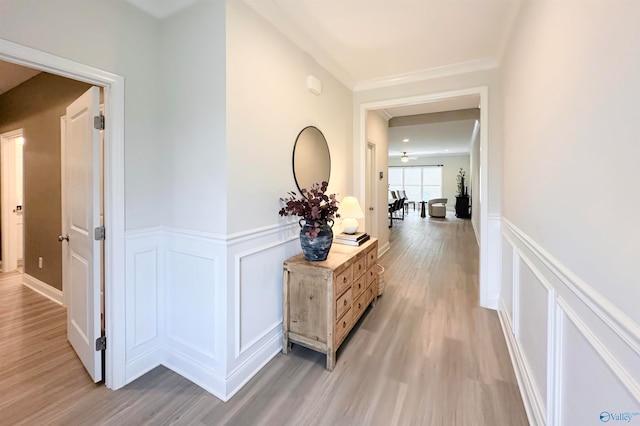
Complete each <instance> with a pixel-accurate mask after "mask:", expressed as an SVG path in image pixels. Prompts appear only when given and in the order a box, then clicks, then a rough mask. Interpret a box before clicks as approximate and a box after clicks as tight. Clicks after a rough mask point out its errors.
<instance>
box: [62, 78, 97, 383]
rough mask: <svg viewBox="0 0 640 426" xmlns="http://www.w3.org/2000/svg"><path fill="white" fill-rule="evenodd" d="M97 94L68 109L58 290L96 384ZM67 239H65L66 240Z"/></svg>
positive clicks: (90, 93)
mask: <svg viewBox="0 0 640 426" xmlns="http://www.w3.org/2000/svg"><path fill="white" fill-rule="evenodd" d="M99 101H100V89H99V88H98V87H92V88H91V89H89V90H88V91H87V92H85V93H84V94H83V95H82V96H81V97H80V98H78V99H77V100H76V101H74V102H73V103H72V104H71V105H69V106H68V107H67V115H66V124H65V129H66V130H65V132H66V135H65V147H64V155H63V158H64V161H63V164H64V165H63V174H64V184H63V186H64V187H65V190H64V193H63V203H64V205H65V207H64V209H63V210H64V216H65V217H64V219H63V233H62V235H61V237H62V243H63V244H66V245H67V247H65V248H63V250H64V251H63V257H65V260H64V261H63V290H64V294H65V300H66V304H67V338H68V339H69V342H70V343H71V345H72V346H73V348H74V350H75V351H76V353H77V354H78V356H79V357H80V360H81V361H82V363H83V364H84V366H85V368H86V369H87V371H88V372H89V374H90V375H91V377H92V378H93V380H94V381H95V382H99V381H101V380H102V353H101V351H100V350H96V340H97V339H98V338H100V337H101V334H102V330H101V322H100V276H101V272H100V268H101V265H100V263H101V262H100V244H101V240H96V238H95V236H94V231H95V228H97V227H99V226H100V131H99V130H96V129H95V128H94V117H95V116H98V115H99V114H100V113H99ZM67 238H68V239H67Z"/></svg>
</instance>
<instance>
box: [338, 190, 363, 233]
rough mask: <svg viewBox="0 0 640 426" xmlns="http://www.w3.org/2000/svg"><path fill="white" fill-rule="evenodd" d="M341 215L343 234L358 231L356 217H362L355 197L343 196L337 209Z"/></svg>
mask: <svg viewBox="0 0 640 426" xmlns="http://www.w3.org/2000/svg"><path fill="white" fill-rule="evenodd" d="M338 212H339V213H340V216H341V217H342V231H343V232H344V233H345V234H355V233H356V232H357V231H358V219H360V218H363V217H364V213H362V209H361V208H360V204H358V200H357V198H356V197H344V199H343V200H342V202H341V203H340V210H339V211H338Z"/></svg>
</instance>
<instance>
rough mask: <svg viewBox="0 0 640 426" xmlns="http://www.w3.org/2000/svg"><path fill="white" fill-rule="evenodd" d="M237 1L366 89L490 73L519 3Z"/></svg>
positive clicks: (472, 0)
mask: <svg viewBox="0 0 640 426" xmlns="http://www.w3.org/2000/svg"><path fill="white" fill-rule="evenodd" d="M244 1H245V3H247V4H248V5H249V6H251V7H252V8H253V9H254V10H256V11H257V12H258V13H259V14H261V15H262V16H263V17H264V18H266V19H267V20H268V21H270V22H271V23H272V24H273V25H274V26H276V28H278V29H279V30H280V31H281V32H283V33H284V34H285V35H286V36H287V37H289V38H290V39H291V40H293V41H294V42H295V43H297V44H298V45H299V46H300V47H301V48H303V49H304V50H305V51H307V52H308V53H309V54H311V56H313V57H314V58H315V59H316V60H317V61H318V62H319V63H320V64H321V65H323V66H324V67H325V68H327V69H328V70H329V71H330V72H332V73H334V74H335V75H336V77H338V78H339V79H340V80H341V81H343V83H345V84H347V82H348V83H349V84H347V85H348V86H349V87H351V88H353V89H354V90H366V89H370V88H375V87H384V86H390V85H397V84H403V83H408V82H413V81H419V80H425V79H429V78H437V77H442V76H445V75H455V74H461V73H466V72H472V71H477V70H484V69H490V68H495V67H497V66H498V64H499V61H500V59H501V55H502V52H503V51H504V46H505V45H506V42H507V40H508V36H509V34H510V31H511V29H512V26H513V22H514V20H515V17H516V15H517V10H518V7H519V4H520V1H521V0H457V1H438V0H421V1H416V0H393V1H391V0H347V1H345V0H324V1H317V0H244ZM336 68H339V69H341V70H344V71H342V72H336V71H335V69H336ZM354 82H355V83H354Z"/></svg>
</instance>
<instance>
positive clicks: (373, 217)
mask: <svg viewBox="0 0 640 426" xmlns="http://www.w3.org/2000/svg"><path fill="white" fill-rule="evenodd" d="M376 162H377V160H376V146H375V145H374V144H372V143H367V158H366V165H365V166H366V171H365V173H366V175H365V179H366V181H365V185H366V200H365V204H366V213H365V215H366V217H367V222H366V226H365V229H366V232H367V234H369V235H371V236H373V237H377V236H378V226H377V225H378V217H377V208H376V205H377V199H378V197H377V196H376V195H377V193H378V177H377V175H376Z"/></svg>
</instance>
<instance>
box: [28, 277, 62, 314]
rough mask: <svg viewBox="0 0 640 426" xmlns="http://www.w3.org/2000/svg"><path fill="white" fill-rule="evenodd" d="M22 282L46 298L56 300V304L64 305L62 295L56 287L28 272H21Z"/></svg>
mask: <svg viewBox="0 0 640 426" xmlns="http://www.w3.org/2000/svg"><path fill="white" fill-rule="evenodd" d="M22 284H23V285H25V286H27V287H29V288H30V289H31V290H33V291H35V292H36V293H39V294H41V295H43V296H44V297H46V298H47V299H49V300H52V301H54V302H56V303H57V304H58V305H62V306H64V297H63V294H62V291H61V290H58V289H57V288H55V287H52V286H50V285H49V284H47V283H45V282H43V281H40V280H39V279H37V278H34V277H32V276H31V275H28V274H22Z"/></svg>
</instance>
